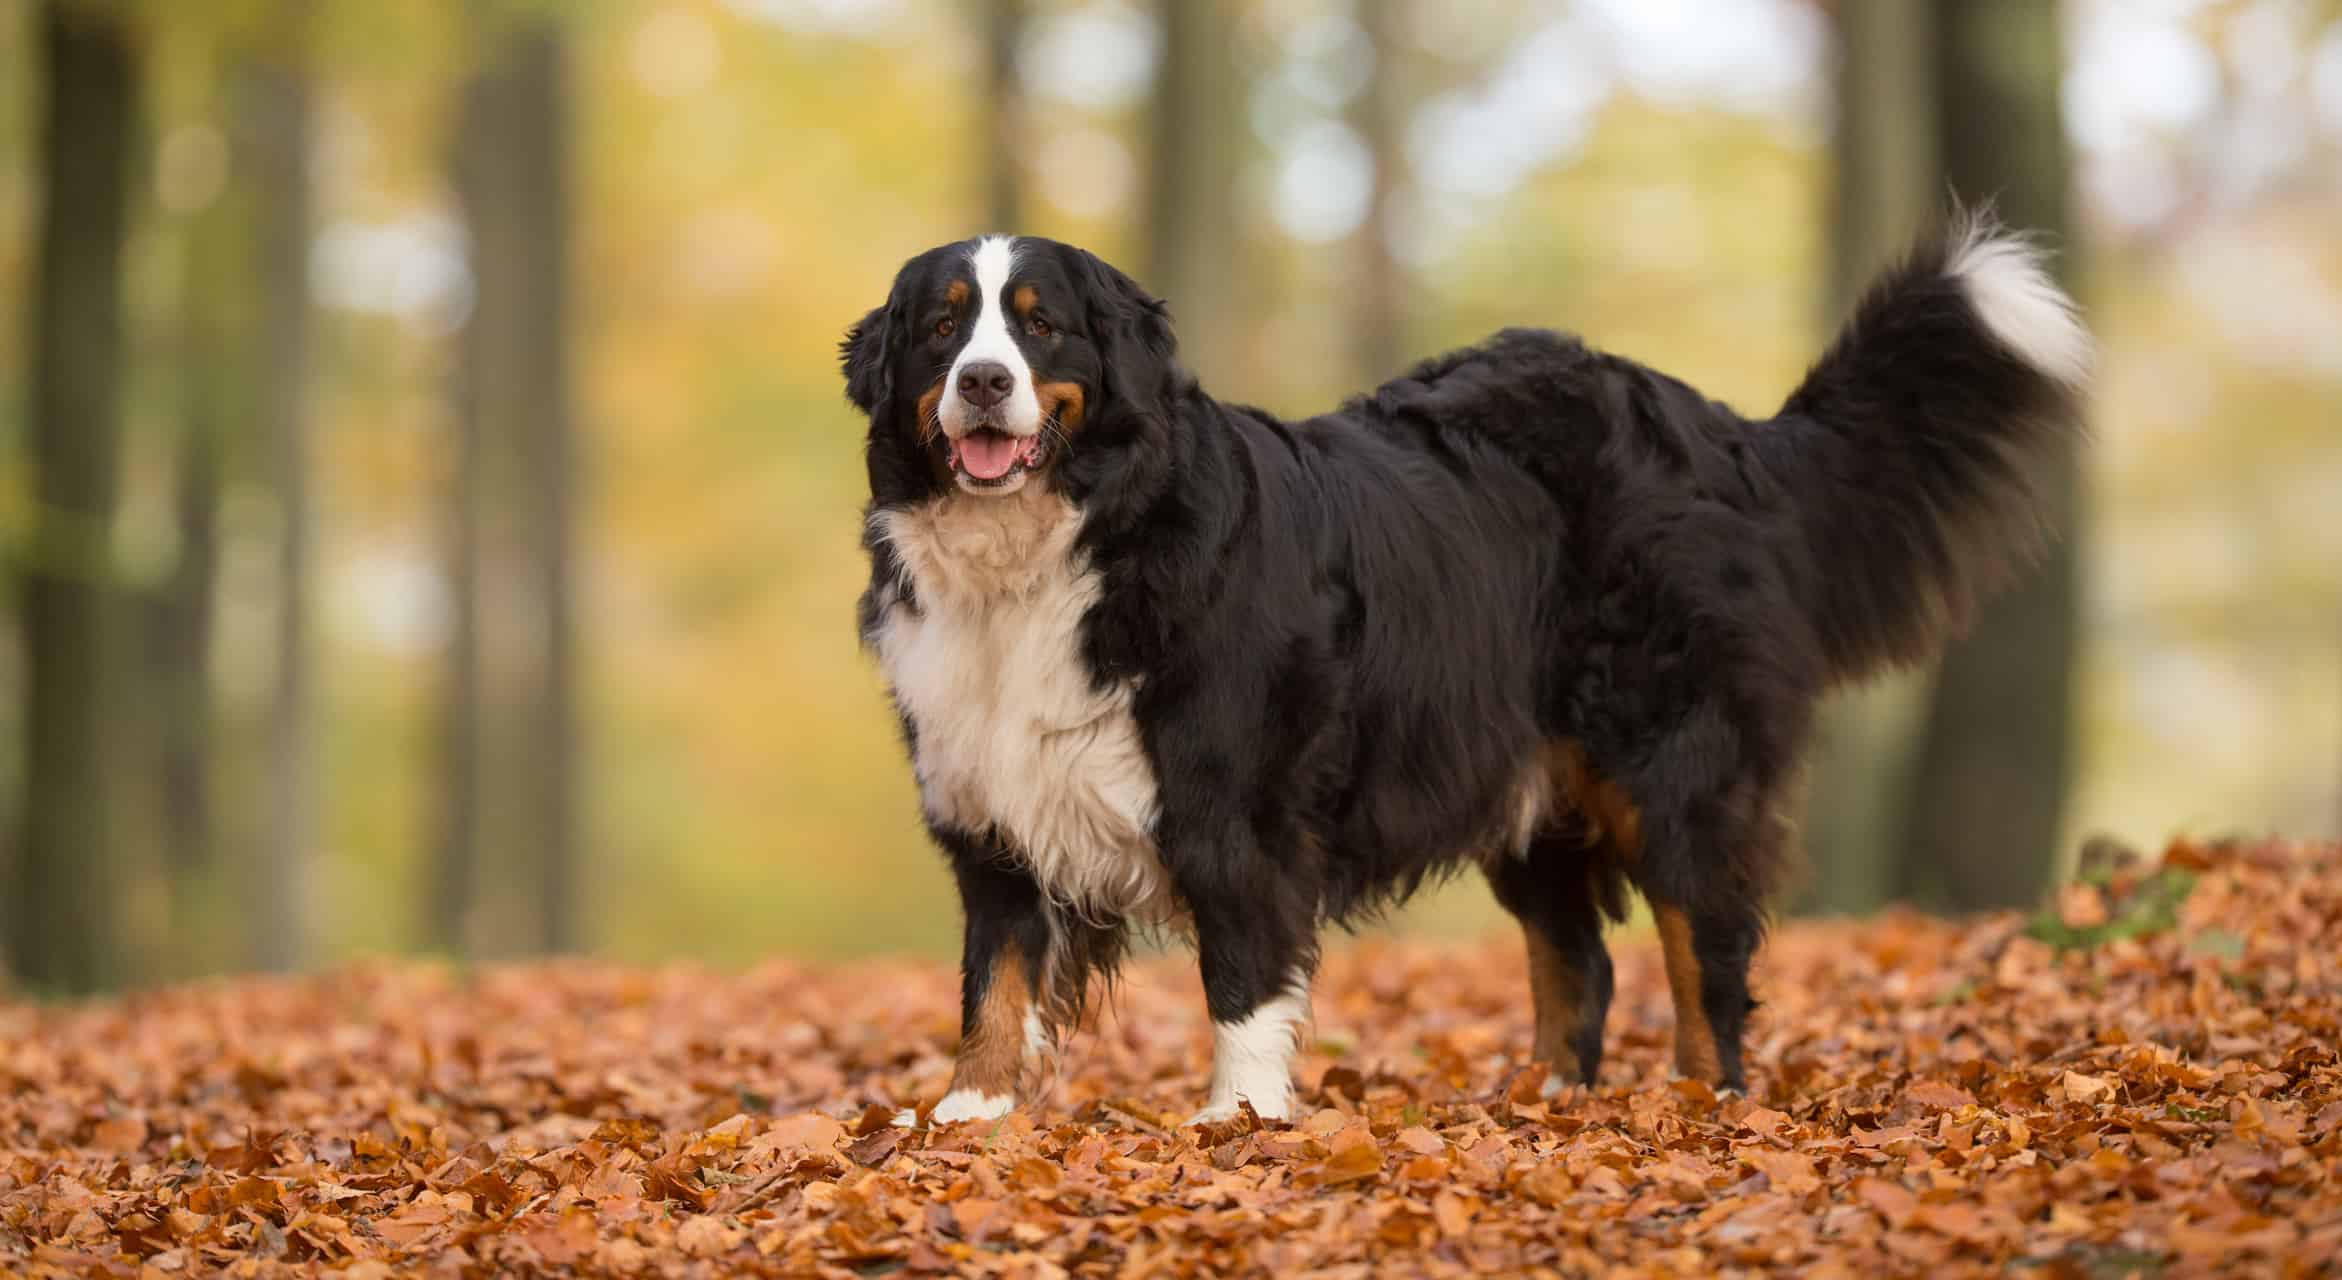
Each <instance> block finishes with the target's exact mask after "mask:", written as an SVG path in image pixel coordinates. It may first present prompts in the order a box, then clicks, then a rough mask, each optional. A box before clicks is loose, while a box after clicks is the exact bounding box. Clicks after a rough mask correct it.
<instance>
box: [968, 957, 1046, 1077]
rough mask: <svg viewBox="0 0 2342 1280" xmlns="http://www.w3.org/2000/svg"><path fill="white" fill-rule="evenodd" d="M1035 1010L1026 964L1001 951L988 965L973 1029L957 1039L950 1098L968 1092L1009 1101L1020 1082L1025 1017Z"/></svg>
mask: <svg viewBox="0 0 2342 1280" xmlns="http://www.w3.org/2000/svg"><path fill="white" fill-rule="evenodd" d="M1032 1007H1033V984H1032V980H1031V978H1029V977H1028V976H1027V975H1026V973H1025V962H1024V958H1023V957H1021V956H1019V955H1018V954H1017V952H1016V949H1015V948H1014V947H1004V948H1002V949H1001V951H1000V954H999V956H998V957H997V958H995V959H994V960H993V962H992V977H991V980H990V981H989V982H987V983H986V984H985V986H984V997H983V999H981V1000H979V1001H977V1003H976V1023H975V1025H974V1026H971V1027H968V1028H967V1029H966V1030H965V1032H964V1033H963V1034H962V1035H961V1037H960V1057H959V1062H958V1064H957V1065H956V1066H955V1067H954V1068H953V1069H952V1073H951V1087H952V1092H954V1093H957V1092H959V1091H960V1090H962V1089H971V1090H974V1091H975V1092H977V1093H981V1094H985V1095H988V1096H991V1097H1013V1096H1015V1095H1016V1093H1017V1089H1018V1085H1019V1084H1020V1083H1021V1082H1022V1081H1023V1079H1024V1068H1025V1014H1026V1012H1027V1011H1029V1010H1030V1009H1032Z"/></svg>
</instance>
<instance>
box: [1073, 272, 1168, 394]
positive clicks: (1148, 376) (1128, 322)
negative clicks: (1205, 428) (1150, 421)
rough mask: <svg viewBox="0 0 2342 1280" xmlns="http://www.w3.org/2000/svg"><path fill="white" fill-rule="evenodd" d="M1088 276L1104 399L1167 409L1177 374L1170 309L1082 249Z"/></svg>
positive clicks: (1091, 321) (1091, 329)
mask: <svg viewBox="0 0 2342 1280" xmlns="http://www.w3.org/2000/svg"><path fill="white" fill-rule="evenodd" d="M1081 256H1082V265H1083V268H1084V270H1085V271H1086V272H1087V274H1088V276H1089V280H1088V284H1089V289H1088V292H1089V307H1090V331H1091V332H1092V333H1093V334H1095V335H1096V336H1097V340H1098V343H1099V346H1100V347H1101V352H1100V355H1101V356H1102V358H1103V363H1104V365H1105V371H1104V380H1105V384H1106V386H1105V390H1106V395H1107V397H1108V399H1110V400H1113V401H1117V402H1119V403H1121V404H1122V405H1124V406H1126V407H1128V408H1131V409H1134V410H1136V411H1138V412H1140V413H1142V414H1148V415H1150V416H1161V415H1166V414H1168V413H1169V412H1170V408H1171V397H1172V394H1173V392H1174V391H1175V390H1176V388H1177V387H1178V384H1179V382H1180V380H1181V378H1182V377H1184V376H1185V375H1183V374H1182V373H1181V372H1180V370H1179V338H1178V336H1177V335H1176V334H1174V333H1172V331H1171V308H1170V307H1168V306H1166V305H1164V303H1163V302H1162V300H1161V299H1159V298H1156V297H1155V296H1154V295H1153V294H1150V293H1148V292H1147V291H1146V290H1145V289H1143V288H1140V287H1139V283H1138V281H1136V280H1133V279H1131V278H1130V277H1129V276H1126V275H1124V274H1123V273H1122V272H1120V271H1118V270H1116V269H1115V268H1114V267H1113V266H1112V265H1111V264H1109V263H1107V262H1106V261H1105V260H1104V259H1102V258H1100V257H1098V256H1097V255H1096V254H1092V253H1087V252H1085V253H1083V254H1082V255H1081Z"/></svg>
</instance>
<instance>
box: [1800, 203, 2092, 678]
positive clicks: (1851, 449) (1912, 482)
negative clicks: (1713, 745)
mask: <svg viewBox="0 0 2342 1280" xmlns="http://www.w3.org/2000/svg"><path fill="white" fill-rule="evenodd" d="M2090 356H2091V350H2090V336H2089V334H2088V332H2087V331H2085V330H2084V329H2083V327H2082V324H2081V321H2080V319H2079V318H2078V317H2077V316H2076V315H2075V312H2074V305H2073V302H2072V300H2071V299H2069V298H2067V296H2066V295H2065V294H2064V293H2063V292H2062V291H2060V290H2059V288H2058V287H2057V285H2056V284H2054V283H2052V282H2051V280H2050V278H2049V275H2048V273H2047V272H2046V271H2044V270H2043V266H2042V259H2041V255H2040V253H2039V252H2038V251H2037V250H2036V249H2035V248H2034V247H2033V246H2032V245H2031V244H2030V243H2028V242H2027V241H2026V240H2024V239H2023V238H2021V237H2019V236H2016V235H2013V234H2010V233H2008V232H2006V231H2003V230H2002V229H2001V228H2000V227H1999V225H1998V224H1997V223H1996V222H1994V220H1993V219H1992V218H1991V217H1989V216H1988V215H1961V216H1956V217H1955V218H1954V219H1953V220H1952V224H1951V226H1950V227H1949V229H1948V230H1947V231H1946V232H1944V233H1943V234H1940V235H1937V236H1934V237H1932V238H1930V239H1929V240H1927V241H1926V242H1924V243H1923V244H1921V245H1920V247H1919V248H1918V249H1916V250H1915V251H1914V252H1913V253H1912V255H1911V256H1910V258H1909V259H1908V260H1907V261H1905V262H1904V263H1903V264H1902V265H1901V266H1899V267H1897V268H1895V269H1894V270H1892V271H1889V272H1887V273H1886V274H1885V275H1883V276H1882V277H1881V278H1880V279H1879V280H1878V281H1877V282H1876V283H1875V284H1873V285H1872V286H1871V288H1870V291H1869V293H1868V294H1866V295H1865V296H1864V297H1863V299H1862V301H1861V303H1860V305H1858V306H1857V307H1856V308H1855V310H1854V314H1853V317H1852V318H1851V319H1849V320H1848V321H1847V322H1846V326H1845V328H1844V329H1843V330H1842V331H1840V333H1839V334H1838V336H1837V338H1836V340H1835V341H1833V342H1832V343H1831V344H1830V347H1829V350H1828V351H1826V352H1824V353H1823V355H1822V357H1821V359H1820V361H1819V362H1817V363H1816V364H1815V365H1814V367H1813V370H1812V372H1810V373H1808V374H1807V375H1806V378H1805V382H1804V383H1803V384H1802V385H1800V386H1799V387H1798V388H1797V391H1796V392H1795V394H1793V395H1791V396H1790V397H1789V401H1788V403H1787V404H1785V405H1783V406H1782V409H1781V413H1780V415H1779V416H1778V417H1777V418H1775V419H1774V420H1773V421H1771V422H1769V423H1765V424H1762V425H1761V426H1759V427H1758V428H1757V429H1756V431H1755V432H1754V434H1755V436H1756V437H1757V438H1758V440H1759V441H1760V444H1759V446H1758V448H1759V450H1760V451H1761V452H1762V453H1763V454H1764V455H1766V462H1767V464H1768V466H1767V470H1768V471H1770V472H1771V473H1772V474H1773V475H1774V476H1776V477H1778V478H1779V480H1780V482H1781V483H1783V484H1784V485H1785V486H1786V487H1787V488H1788V490H1789V496H1790V498H1791V500H1792V502H1793V504H1794V506H1795V510H1796V515H1795V517H1794V521H1793V524H1794V528H1795V533H1794V535H1793V537H1792V543H1793V545H1790V546H1787V547H1784V548H1782V551H1783V554H1784V558H1785V559H1786V561H1787V568H1788V570H1789V573H1790V576H1791V578H1792V580H1793V582H1795V584H1796V590H1797V592H1798V594H1799V596H1800V598H1801V599H1802V600H1803V601H1804V603H1805V607H1806V612H1807V613H1808V615H1809V617H1810V618H1811V620H1812V623H1813V625H1814V627H1815V629H1816V631H1817V632H1818V633H1819V636H1820V639H1821V645H1822V650H1823V654H1824V656H1825V659H1826V661H1827V662H1828V665H1829V669H1830V674H1831V677H1832V678H1833V679H1835V680H1841V681H1842V680H1850V679H1853V678H1856V677H1859V676H1862V675H1865V674H1867V673H1870V672H1873V671H1876V670H1879V669H1881V668H1883V667H1888V666H1892V665H1896V664H1899V663H1909V662H1913V661H1917V660H1919V659H1921V658H1923V657H1925V656H1926V655H1927V654H1928V653H1929V652H1930V651H1932V650H1933V649H1934V648H1935V647H1936V646H1937V645H1938V644H1940V643H1941V642H1942V640H1943V639H1944V637H1945V635H1946V633H1947V632H1949V631H1951V630H1953V629H1955V628H1957V627H1959V626H1960V625H1962V624H1963V623H1965V622H1966V621H1967V619H1968V618H1969V616H1970V614H1971V613H1972V611H1973V609H1974V607H1975V605H1976V603H1977V602H1978V600H1980V599H1981V598H1983V597H1984V596H1985V595H1987V594H1989V593H1990V592H1992V591H1993V590H1994V589H1996V588H1997V587H1999V586H2001V585H2003V584H2004V583H2005V582H2006V581H2007V580H2008V579H2009V578H2010V577H2011V576H2012V575H2013V573H2014V572H2015V571H2016V570H2017V569H2018V568H2020V567H2022V565H2023V563H2024V562H2025V561H2026V560H2027V559H2028V558H2029V557H2030V555H2031V553H2033V552H2034V551H2035V550H2036V549H2037V548H2038V546H2039V543H2040V541H2041V539H2042V537H2043V534H2044V532H2045V531H2044V529H2043V522H2042V519H2041V515H2040V505H2039V485H2040V483H2041V480H2042V479H2043V472H2044V467H2045V464H2046V463H2048V462H2049V461H2050V460H2051V456H2052V455H2054V454H2055V453H2056V452H2057V451H2059V450H2061V449H2065V448H2068V447H2070V445H2071V444H2072V442H2073V437H2074V436H2075V435H2076V434H2077V433H2078V431H2079V428H2080V421H2081V412H2080V400H2081V392H2082V389H2083V387H2084V384H2085V383H2086V382H2087V380H2088V377H2089V371H2090Z"/></svg>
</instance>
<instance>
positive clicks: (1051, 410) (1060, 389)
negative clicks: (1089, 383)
mask: <svg viewBox="0 0 2342 1280" xmlns="http://www.w3.org/2000/svg"><path fill="white" fill-rule="evenodd" d="M1033 397H1034V398H1035V399H1037V400H1039V401H1040V402H1041V417H1042V418H1043V419H1045V420H1046V419H1055V420H1056V422H1057V429H1058V430H1060V431H1063V432H1064V433H1066V434H1067V435H1072V434H1073V431H1074V428H1076V427H1078V426H1080V425H1081V424H1082V412H1083V410H1084V409H1085V408H1086V406H1085V404H1084V403H1083V400H1082V384H1080V383H1078V382H1036V383H1034V384H1033Z"/></svg>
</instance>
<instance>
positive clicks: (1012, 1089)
mask: <svg viewBox="0 0 2342 1280" xmlns="http://www.w3.org/2000/svg"><path fill="white" fill-rule="evenodd" d="M937 837H938V839H939V840H941V841H942V842H943V844H944V847H945V850H946V852H948V853H949V854H950V855H951V861H952V871H953V874H954V876H955V877H956V878H957V879H958V881H959V889H960V908H961V910H962V912H963V913H964V914H965V916H966V933H965V937H964V939H963V942H962V946H961V954H960V1048H959V1061H958V1063H957V1064H956V1065H955V1066H954V1067H953V1070H952V1076H951V1089H950V1091H949V1092H947V1093H945V1094H944V1096H943V1100H942V1101H940V1102H938V1103H936V1104H935V1109H934V1111H933V1112H931V1113H930V1114H929V1117H928V1118H929V1120H930V1122H931V1123H935V1124H948V1123H951V1122H952V1121H955V1120H991V1119H996V1118H998V1117H1000V1116H1004V1115H1006V1114H1008V1112H1009V1110H1010V1109H1011V1108H1013V1107H1014V1106H1016V1103H1017V1100H1018V1098H1019V1097H1020V1096H1021V1095H1022V1094H1023V1093H1024V1092H1025V1091H1026V1086H1027V1084H1028V1082H1029V1081H1031V1080H1034V1079H1037V1078H1039V1077H1040V1075H1041V1074H1042V1070H1041V1069H1042V1067H1043V1066H1044V1065H1045V1063H1046V1059H1047V1055H1048V1053H1049V1052H1050V1050H1051V1049H1052V1048H1053V1047H1054V1046H1055V1043H1056V1031H1055V1028H1054V1027H1053V1025H1052V1021H1051V1019H1050V1018H1049V1016H1048V1012H1047V1011H1048V1010H1049V1009H1051V1008H1053V1007H1055V1004H1056V1002H1053V1001H1051V1000H1047V999H1044V998H1043V997H1042V993H1043V992H1044V991H1045V990H1046V989H1047V985H1048V984H1049V983H1050V982H1052V981H1053V980H1055V975H1054V974H1053V973H1052V958H1053V952H1054V950H1055V948H1054V946H1053V939H1052V936H1051V934H1052V930H1051V924H1050V919H1049V906H1048V903H1047V901H1046V899H1045V898H1044V897H1043V896H1042V894H1041V890H1040V886H1038V885H1036V884H1035V883H1034V882H1033V878H1032V877H1031V876H1030V875H1028V874H1026V873H1025V871H1024V869H1023V868H1022V867H1020V866H1018V865H1016V864H1015V863H1014V862H1013V861H1011V860H1010V859H1009V858H1008V857H1007V855H1006V854H1005V853H1003V852H1002V851H1001V850H1000V849H998V848H997V847H996V846H994V845H992V844H991V843H989V842H985V841H977V840H971V839H966V838H962V837H958V836H956V835H954V834H951V833H945V832H938V833H937ZM914 1118H915V1117H914V1116H913V1115H912V1113H910V1112H904V1113H903V1114H902V1115H900V1116H898V1117H897V1120H898V1121H900V1122H902V1123H906V1124H907V1123H910V1122H911V1121H912V1120H913V1119H914Z"/></svg>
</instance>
